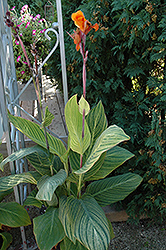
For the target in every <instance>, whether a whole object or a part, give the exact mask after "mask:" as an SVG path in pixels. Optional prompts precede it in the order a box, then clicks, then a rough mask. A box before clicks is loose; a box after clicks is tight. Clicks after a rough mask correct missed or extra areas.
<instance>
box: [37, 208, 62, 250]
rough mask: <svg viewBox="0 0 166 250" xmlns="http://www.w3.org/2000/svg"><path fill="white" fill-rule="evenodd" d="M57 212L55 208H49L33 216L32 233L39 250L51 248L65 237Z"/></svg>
mask: <svg viewBox="0 0 166 250" xmlns="http://www.w3.org/2000/svg"><path fill="white" fill-rule="evenodd" d="M58 214H59V211H58V209H57V208H51V209H49V210H48V212H47V211H46V213H45V214H43V215H41V216H38V217H36V218H34V220H33V222H34V234H35V238H36V242H37V244H38V246H39V248H40V250H51V249H52V248H53V247H54V246H55V245H56V244H57V243H58V242H59V241H61V240H63V238H64V237H65V233H64V230H63V226H62V224H61V222H60V220H59V218H58Z"/></svg>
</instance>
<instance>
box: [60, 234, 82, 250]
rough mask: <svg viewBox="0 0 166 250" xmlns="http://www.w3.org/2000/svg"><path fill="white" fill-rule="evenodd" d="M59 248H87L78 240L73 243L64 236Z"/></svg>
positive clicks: (66, 249)
mask: <svg viewBox="0 0 166 250" xmlns="http://www.w3.org/2000/svg"><path fill="white" fill-rule="evenodd" d="M60 249H61V250H69V249H70V250H87V248H86V247H84V246H83V245H82V244H81V243H80V242H79V241H76V243H75V244H74V243H73V242H72V241H71V240H69V238H67V237H65V238H64V240H63V241H62V242H61V243H60Z"/></svg>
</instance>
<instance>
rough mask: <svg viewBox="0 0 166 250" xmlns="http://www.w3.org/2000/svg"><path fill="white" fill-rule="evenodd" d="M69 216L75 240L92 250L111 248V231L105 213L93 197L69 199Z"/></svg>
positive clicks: (71, 197)
mask: <svg viewBox="0 0 166 250" xmlns="http://www.w3.org/2000/svg"><path fill="white" fill-rule="evenodd" d="M67 209H68V211H69V212H68V216H69V219H70V221H71V225H72V233H73V235H74V236H75V238H76V239H77V240H78V241H79V242H81V243H82V244H83V245H85V246H86V247H87V248H88V249H90V250H96V249H100V250H105V249H107V248H108V246H109V242H110V231H109V226H108V222H107V219H106V217H105V214H104V211H103V210H102V208H101V207H100V206H99V205H98V203H97V202H96V200H95V199H94V198H92V197H91V196H84V197H83V198H82V199H77V198H75V197H73V196H70V197H68V199H67Z"/></svg>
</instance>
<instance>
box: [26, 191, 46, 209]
mask: <svg viewBox="0 0 166 250" xmlns="http://www.w3.org/2000/svg"><path fill="white" fill-rule="evenodd" d="M36 194H37V190H36V189H34V190H33V191H32V192H31V193H30V195H29V196H28V197H27V198H26V200H25V201H24V204H23V205H24V206H35V207H38V208H41V206H42V204H43V203H42V202H41V201H40V200H38V199H37V198H36Z"/></svg>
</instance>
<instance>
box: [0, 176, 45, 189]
mask: <svg viewBox="0 0 166 250" xmlns="http://www.w3.org/2000/svg"><path fill="white" fill-rule="evenodd" d="M40 178H41V175H40V174H39V173H38V172H36V171H30V172H27V173H22V174H13V175H9V176H5V177H1V178H0V192H1V191H5V190H9V189H11V188H13V187H15V186H16V185H18V184H20V183H31V184H36V185H37V181H38V180H39V179H40Z"/></svg>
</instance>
